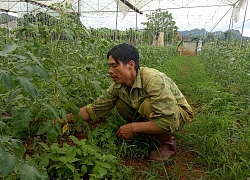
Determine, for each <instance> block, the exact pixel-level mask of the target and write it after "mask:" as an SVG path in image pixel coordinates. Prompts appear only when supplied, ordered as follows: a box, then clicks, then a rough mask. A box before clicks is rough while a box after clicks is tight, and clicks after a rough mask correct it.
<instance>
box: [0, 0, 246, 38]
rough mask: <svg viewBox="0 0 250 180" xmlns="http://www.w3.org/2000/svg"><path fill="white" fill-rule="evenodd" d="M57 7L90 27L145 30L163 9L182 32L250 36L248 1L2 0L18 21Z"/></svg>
mask: <svg viewBox="0 0 250 180" xmlns="http://www.w3.org/2000/svg"><path fill="white" fill-rule="evenodd" d="M54 3H61V4H65V3H71V4H72V5H73V9H74V11H75V12H78V13H80V14H81V21H82V23H83V24H84V25H85V26H86V27H94V28H100V27H107V28H112V29H120V30H124V29H128V28H133V29H135V28H138V29H142V28H144V27H143V25H142V24H141V22H146V21H147V18H146V14H151V13H153V12H155V10H156V9H159V8H160V9H162V10H167V11H168V12H170V13H171V14H172V17H173V19H174V21H175V22H176V25H177V27H178V28H179V30H191V29H194V28H199V29H202V28H204V29H206V30H207V31H217V30H222V31H226V30H228V29H229V28H233V29H238V30H241V29H242V28H243V27H244V32H245V34H246V33H247V36H250V19H249V18H250V13H249V10H248V11H247V5H248V0H0V13H1V12H7V13H16V14H18V17H21V16H23V15H24V14H26V13H27V12H29V13H38V12H45V11H47V12H49V13H55V14H56V10H55V9H53V8H48V7H49V6H50V5H52V4H54ZM129 5H130V6H129ZM131 5H132V8H131ZM248 6H249V5H248ZM136 11H137V12H136ZM138 12H139V13H138Z"/></svg>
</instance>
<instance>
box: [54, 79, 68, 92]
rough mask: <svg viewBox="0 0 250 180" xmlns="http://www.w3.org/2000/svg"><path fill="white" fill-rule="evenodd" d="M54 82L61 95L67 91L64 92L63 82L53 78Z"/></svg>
mask: <svg viewBox="0 0 250 180" xmlns="http://www.w3.org/2000/svg"><path fill="white" fill-rule="evenodd" d="M52 82H54V84H55V85H56V87H57V88H58V89H59V91H60V93H61V95H62V96H63V95H64V94H65V93H64V90H63V87H62V85H61V83H59V82H58V81H55V80H52Z"/></svg>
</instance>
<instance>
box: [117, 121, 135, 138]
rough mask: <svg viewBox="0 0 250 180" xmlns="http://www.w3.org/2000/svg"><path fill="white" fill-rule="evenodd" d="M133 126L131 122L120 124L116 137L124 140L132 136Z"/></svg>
mask: <svg viewBox="0 0 250 180" xmlns="http://www.w3.org/2000/svg"><path fill="white" fill-rule="evenodd" d="M133 128H134V124H133V123H129V124H125V125H123V126H121V127H120V128H119V129H118V131H117V137H119V138H121V139H125V140H128V139H130V138H132V137H133V136H134V135H135V132H134V130H133Z"/></svg>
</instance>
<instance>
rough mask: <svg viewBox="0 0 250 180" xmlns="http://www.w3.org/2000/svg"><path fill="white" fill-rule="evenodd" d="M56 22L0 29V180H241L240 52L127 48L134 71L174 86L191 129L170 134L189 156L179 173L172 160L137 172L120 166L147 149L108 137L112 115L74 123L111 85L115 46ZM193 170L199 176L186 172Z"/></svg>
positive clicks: (245, 47)
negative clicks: (141, 69)
mask: <svg viewBox="0 0 250 180" xmlns="http://www.w3.org/2000/svg"><path fill="white" fill-rule="evenodd" d="M61 16H62V17H61V22H62V23H60V24H53V25H51V26H46V25H41V24H40V25H32V24H29V25H27V26H26V27H23V28H20V29H16V30H14V31H13V32H11V33H12V34H11V35H10V34H7V33H9V32H7V31H6V30H5V29H0V37H1V41H0V142H1V143H0V179H11V180H13V179H21V180H23V179H80V178H82V179H84V178H85V179H179V178H180V177H183V176H185V177H186V178H190V179H193V178H197V179H198V178H199V179H247V178H248V177H250V171H249V169H250V161H249V157H250V151H249V149H250V136H249V135H250V129H249V123H250V106H249V104H250V103H249V102H250V99H249V98H250V89H249V88H250V87H249V84H250V74H249V73H250V71H249V70H250V62H249V59H250V54H249V52H250V47H249V44H244V43H243V42H242V43H239V42H237V41H233V42H228V41H227V42H221V43H220V44H219V45H220V46H218V45H216V46H215V44H206V45H205V46H204V47H203V49H202V52H201V53H200V54H199V55H198V56H196V57H188V56H183V57H179V56H177V52H176V51H177V48H176V47H174V46H166V47H152V46H149V45H145V44H143V45H136V46H137V47H138V49H139V52H140V55H141V65H143V66H148V67H154V68H157V69H159V70H161V71H163V72H165V73H166V74H167V75H168V76H169V77H171V78H172V79H174V81H175V82H176V84H177V85H178V86H179V88H180V89H181V91H182V92H183V93H184V94H185V95H186V97H187V98H188V100H189V102H190V103H191V105H192V106H193V108H194V110H195V119H194V121H193V122H192V123H191V124H189V125H186V126H185V127H184V130H183V131H181V132H178V133H177V134H176V136H177V137H178V148H179V149H180V150H182V151H183V150H185V152H186V153H189V152H192V153H194V154H195V155H196V156H197V158H196V159H194V161H188V160H187V161H185V162H182V163H183V164H186V166H188V167H189V169H188V170H187V171H185V172H183V171H182V170H181V169H180V168H179V166H178V161H179V159H178V158H180V157H182V155H183V156H184V155H185V154H181V153H180V154H178V156H175V157H173V158H171V159H170V160H169V162H167V163H165V164H163V163H159V164H149V165H148V167H147V169H139V170H138V169H136V168H135V167H133V166H127V165H125V164H124V162H123V161H124V158H134V159H146V158H147V154H148V152H149V151H150V150H152V149H154V148H155V147H156V144H154V142H152V141H151V140H150V139H147V140H145V137H144V135H143V134H142V135H139V136H137V137H135V138H133V139H131V140H128V141H122V140H120V139H117V138H116V130H117V129H118V127H119V126H120V125H122V124H124V123H125V122H124V121H123V119H122V118H121V117H120V116H119V115H118V114H117V112H116V110H115V109H114V111H112V112H111V113H110V114H108V115H107V116H105V119H106V122H105V123H100V124H97V125H95V124H94V126H93V124H92V125H91V124H87V123H86V122H84V121H83V120H82V119H81V118H80V117H78V111H79V108H80V107H82V106H84V105H86V104H88V103H91V102H92V101H93V100H94V99H95V98H97V97H98V96H99V95H100V94H103V95H104V96H105V89H106V88H107V87H108V86H109V85H110V83H111V80H110V78H109V75H108V65H107V60H106V53H107V52H108V50H109V49H110V48H111V47H113V46H114V45H115V44H116V43H119V42H114V41H111V40H110V39H108V38H106V37H105V39H104V37H97V36H95V35H93V34H92V33H93V32H91V31H89V30H87V29H85V28H84V27H82V28H79V26H78V25H77V23H75V22H74V21H73V20H72V19H71V18H70V17H68V16H66V15H64V14H62V15H61ZM102 30H103V31H108V30H107V29H102ZM126 36H129V35H128V34H126ZM68 112H73V114H74V119H75V120H76V123H74V124H72V125H68V124H66V126H64V127H63V128H62V127H61V124H60V123H59V122H58V121H57V120H56V119H60V118H61V117H65V116H66V113H68ZM93 127H95V128H93ZM86 136H87V138H86ZM182 151H181V152H182ZM195 165H200V166H201V167H202V168H200V169H198V170H197V169H195V168H194V166H195ZM169 166H172V167H173V168H172V169H170V168H168V167H169ZM197 171H199V172H202V174H201V175H200V176H199V177H197V176H192V174H190V172H197Z"/></svg>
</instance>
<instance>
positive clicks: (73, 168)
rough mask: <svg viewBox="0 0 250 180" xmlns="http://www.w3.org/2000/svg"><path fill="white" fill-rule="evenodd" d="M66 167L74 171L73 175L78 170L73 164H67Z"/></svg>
mask: <svg viewBox="0 0 250 180" xmlns="http://www.w3.org/2000/svg"><path fill="white" fill-rule="evenodd" d="M66 167H68V168H69V169H70V170H71V171H72V173H74V172H75V170H76V168H75V167H74V166H72V165H71V164H66Z"/></svg>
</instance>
